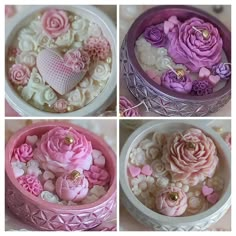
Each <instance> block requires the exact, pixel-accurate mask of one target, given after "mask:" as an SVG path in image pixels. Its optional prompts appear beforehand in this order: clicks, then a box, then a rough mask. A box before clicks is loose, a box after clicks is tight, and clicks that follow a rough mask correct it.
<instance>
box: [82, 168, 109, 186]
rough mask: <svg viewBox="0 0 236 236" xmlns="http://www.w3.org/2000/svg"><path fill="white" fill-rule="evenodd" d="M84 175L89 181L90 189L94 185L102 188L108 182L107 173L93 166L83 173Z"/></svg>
mask: <svg viewBox="0 0 236 236" xmlns="http://www.w3.org/2000/svg"><path fill="white" fill-rule="evenodd" d="M84 175H85V176H86V177H87V179H88V181H89V187H90V188H92V187H93V186H94V185H100V186H104V185H106V184H107V183H109V181H110V175H109V173H108V172H107V171H106V170H105V169H103V168H100V167H98V166H95V165H92V166H91V168H90V170H88V171H84Z"/></svg>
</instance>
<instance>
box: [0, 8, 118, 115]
mask: <svg viewBox="0 0 236 236" xmlns="http://www.w3.org/2000/svg"><path fill="white" fill-rule="evenodd" d="M52 7H55V8H57V9H63V10H68V11H71V12H73V13H76V14H80V15H82V16H86V17H87V18H88V19H90V20H92V21H94V22H96V23H97V24H98V25H99V26H100V27H101V28H102V31H103V34H104V36H105V37H106V38H107V39H108V41H109V42H110V45H111V51H112V70H111V76H110V78H109V79H108V81H107V84H106V86H105V88H104V89H103V91H102V92H101V93H100V94H99V95H98V96H97V97H96V98H95V99H94V100H93V101H92V102H90V103H89V104H88V105H86V106H85V107H83V108H81V109H79V110H76V111H73V112H68V113H63V116H70V117H78V116H90V115H97V114H99V113H101V112H103V111H104V110H105V109H106V108H107V107H108V106H109V105H110V104H111V102H112V101H113V99H114V97H115V96H116V92H115V91H116V69H117V68H116V28H115V25H114V23H113V22H112V20H111V19H110V18H109V17H107V16H106V15H105V14H104V13H103V12H102V11H100V10H99V9H98V8H96V7H93V6H86V5H82V6H71V5H65V6H62V5H58V6H57V5H56V6H54V5H53V6H51V5H50V6H30V7H27V8H26V7H25V9H24V10H22V11H21V12H20V14H18V15H17V16H16V17H15V19H14V21H10V22H9V24H8V26H7V27H6V43H5V47H6V50H5V51H6V52H7V49H8V47H9V46H10V45H11V43H12V40H13V38H14V36H15V35H16V33H17V31H18V30H19V29H20V28H21V27H22V26H23V25H24V24H27V22H29V21H30V20H31V19H32V17H33V16H34V15H35V14H37V12H39V11H42V10H44V9H47V8H52ZM5 77H6V82H5V92H6V99H7V101H8V102H9V104H10V105H11V106H12V107H13V108H14V110H15V111H17V112H18V113H19V114H20V115H22V116H53V117H57V116H58V117H61V116H62V114H57V113H50V112H45V111H41V110H39V109H37V108H34V107H33V106H31V105H30V104H28V103H27V102H26V101H24V100H23V99H22V98H21V97H20V96H19V95H18V94H17V93H16V92H15V90H14V89H13V88H12V86H11V84H10V82H9V80H8V79H7V69H6V76H5Z"/></svg>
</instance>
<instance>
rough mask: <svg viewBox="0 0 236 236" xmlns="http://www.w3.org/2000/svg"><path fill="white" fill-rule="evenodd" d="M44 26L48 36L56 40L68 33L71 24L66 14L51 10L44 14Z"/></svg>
mask: <svg viewBox="0 0 236 236" xmlns="http://www.w3.org/2000/svg"><path fill="white" fill-rule="evenodd" d="M42 26H43V29H44V31H45V32H46V33H47V35H48V36H50V37H52V38H56V37H58V36H60V35H62V34H64V33H66V32H67V31H68V29H69V27H70V24H69V19H68V16H67V14H66V12H64V11H62V10H56V9H51V10H48V11H45V12H44V14H43V16H42Z"/></svg>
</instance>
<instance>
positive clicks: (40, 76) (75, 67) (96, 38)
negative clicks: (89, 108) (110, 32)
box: [7, 9, 112, 113]
mask: <svg viewBox="0 0 236 236" xmlns="http://www.w3.org/2000/svg"><path fill="white" fill-rule="evenodd" d="M111 64H112V53H111V47H110V43H109V41H108V40H107V38H106V37H105V36H104V35H103V32H102V29H101V28H100V27H99V25H98V24H96V23H95V22H93V21H91V20H89V19H87V18H86V17H84V16H80V15H78V14H75V13H72V12H69V11H64V10H58V9H47V10H45V11H44V12H42V13H40V14H39V15H38V16H36V17H34V18H33V20H32V21H31V22H30V23H29V24H27V25H25V26H24V27H23V28H22V29H20V30H19V31H18V32H17V35H16V39H15V41H13V42H12V45H11V46H10V47H9V49H8V68H7V70H8V79H9V81H10V82H11V84H12V86H13V88H14V89H15V91H16V92H17V93H18V94H19V96H20V97H22V98H23V99H24V100H25V101H26V102H27V103H29V104H31V105H32V106H34V107H36V108H37V109H40V110H43V111H46V112H52V113H65V112H72V111H76V110H78V109H81V108H83V107H84V106H86V105H87V104H89V103H90V102H91V101H92V100H93V99H95V98H96V97H97V96H98V95H99V94H100V93H101V92H102V90H103V89H104V87H105V85H106V83H107V81H108V80H109V77H110V73H111Z"/></svg>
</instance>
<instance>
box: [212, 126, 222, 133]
mask: <svg viewBox="0 0 236 236" xmlns="http://www.w3.org/2000/svg"><path fill="white" fill-rule="evenodd" d="M213 129H214V130H215V131H216V132H217V133H222V132H223V128H222V127H213Z"/></svg>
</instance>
